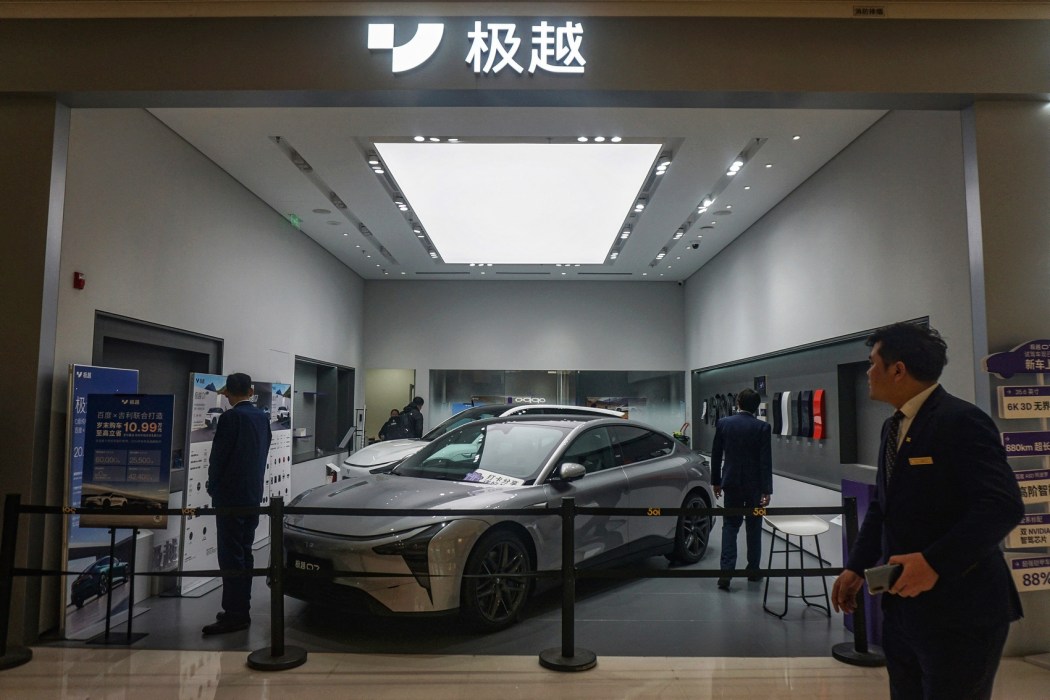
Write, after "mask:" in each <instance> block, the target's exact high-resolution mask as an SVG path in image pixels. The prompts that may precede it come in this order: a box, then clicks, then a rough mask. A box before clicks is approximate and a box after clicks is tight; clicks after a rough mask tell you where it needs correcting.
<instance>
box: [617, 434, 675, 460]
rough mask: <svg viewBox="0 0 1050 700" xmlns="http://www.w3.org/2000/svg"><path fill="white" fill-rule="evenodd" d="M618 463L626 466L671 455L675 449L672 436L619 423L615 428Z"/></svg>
mask: <svg viewBox="0 0 1050 700" xmlns="http://www.w3.org/2000/svg"><path fill="white" fill-rule="evenodd" d="M612 430H613V445H614V449H615V452H616V461H617V464H620V465H622V466H626V465H628V464H634V463H635V462H644V461H646V460H649V459H656V458H657V457H663V456H664V455H669V454H671V453H672V452H673V451H674V442H673V441H672V440H671V438H669V437H666V436H664V435H660V434H659V433H654V432H653V431H651V430H646V429H645V428H636V427H634V426H631V425H618V426H615V427H614V428H613V429H612Z"/></svg>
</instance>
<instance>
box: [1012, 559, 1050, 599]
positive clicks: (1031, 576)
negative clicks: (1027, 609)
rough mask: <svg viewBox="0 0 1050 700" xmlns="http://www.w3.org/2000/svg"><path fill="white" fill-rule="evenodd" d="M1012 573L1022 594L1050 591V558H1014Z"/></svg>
mask: <svg viewBox="0 0 1050 700" xmlns="http://www.w3.org/2000/svg"><path fill="white" fill-rule="evenodd" d="M1010 573H1011V574H1013V577H1014V583H1015V584H1016V585H1017V590H1018V591H1020V592H1021V593H1025V592H1027V591H1050V557H1046V556H1043V557H1014V558H1013V559H1011V560H1010Z"/></svg>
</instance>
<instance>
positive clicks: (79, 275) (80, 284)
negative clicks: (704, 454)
mask: <svg viewBox="0 0 1050 700" xmlns="http://www.w3.org/2000/svg"><path fill="white" fill-rule="evenodd" d="M85 284H87V280H86V279H84V273H83V272H74V273H73V289H83V288H84V285H85Z"/></svg>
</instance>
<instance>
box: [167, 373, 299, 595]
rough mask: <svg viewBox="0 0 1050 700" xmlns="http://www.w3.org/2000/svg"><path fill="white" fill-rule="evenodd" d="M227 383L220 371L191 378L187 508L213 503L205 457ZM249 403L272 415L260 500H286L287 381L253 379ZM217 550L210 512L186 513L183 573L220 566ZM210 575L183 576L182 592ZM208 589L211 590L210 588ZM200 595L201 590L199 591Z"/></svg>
mask: <svg viewBox="0 0 1050 700" xmlns="http://www.w3.org/2000/svg"><path fill="white" fill-rule="evenodd" d="M225 385H226V377H225V376H223V375H218V374H197V373H195V374H193V375H191V376H190V401H189V413H190V415H189V420H188V421H187V422H188V424H189V426H190V430H189V431H188V434H187V438H186V439H187V443H188V444H187V447H186V454H187V456H188V457H187V460H186V464H187V468H186V499H185V504H184V507H185V508H190V509H194V508H207V507H210V506H211V497H210V496H209V495H208V490H207V484H208V460H209V457H210V456H211V443H212V438H213V437H214V436H215V427H216V426H217V425H218V422H219V417H220V416H221V415H222V414H223V413H225V412H226V411H228V410H230V408H232V406H230V402H229V401H228V400H227V399H226V397H225V396H223V395H222V394H219V391H220V390H222V389H223V388H224V387H225ZM252 388H253V389H254V395H253V397H252V403H253V404H254V405H255V406H256V407H257V408H259V409H260V410H262V411H264V412H265V413H266V414H267V415H269V416H270V431H271V433H272V438H271V440H270V452H269V455H268V456H267V459H266V471H265V474H264V476H263V500H262V503H260V504H259V505H260V506H266V505H268V504H269V502H270V498H271V497H272V496H278V495H280V496H283V497H285V499H286V500H287V498H288V496H289V495H290V493H291V475H292V413H291V411H292V398H291V385H290V384H286V383H270V382H252ZM268 532H269V529H268V520H267V518H266V517H265V516H264V517H262V518H260V521H259V527H258V529H257V530H256V531H255V541H256V542H257V543H258V542H261V541H262V540H264V539H266V537H267V536H268ZM217 554H218V550H217V542H216V534H215V517H214V516H211V515H209V516H187V518H186V526H185V530H184V532H183V536H182V565H181V570H182V571H195V570H196V571H200V570H207V569H217V568H218V556H217ZM213 580H214V579H213V577H201V576H183V577H182V578H181V584H180V592H181V593H182V594H183V595H187V594H190V593H192V592H194V591H197V590H198V589H202V587H206V586H207V584H209V583H210V582H211V581H213ZM207 590H210V588H208V589H207ZM200 592H201V593H203V592H205V591H204V590H200Z"/></svg>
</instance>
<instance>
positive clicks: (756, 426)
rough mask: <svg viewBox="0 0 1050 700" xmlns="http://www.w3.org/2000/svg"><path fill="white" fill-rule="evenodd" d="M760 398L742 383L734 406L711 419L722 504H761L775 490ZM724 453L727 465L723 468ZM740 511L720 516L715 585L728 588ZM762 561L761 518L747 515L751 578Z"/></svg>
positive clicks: (768, 430) (714, 469) (718, 494)
mask: <svg viewBox="0 0 1050 700" xmlns="http://www.w3.org/2000/svg"><path fill="white" fill-rule="evenodd" d="M761 401H762V398H761V397H760V396H759V395H758V392H756V391H755V390H754V389H744V390H743V391H741V392H740V393H739V394H738V395H737V397H736V405H737V408H738V410H737V412H736V413H735V414H734V415H732V416H728V417H726V418H722V419H721V420H719V421H718V423H717V424H716V425H715V441H714V444H713V445H712V447H711V485H712V486H713V487H714V491H715V498H721V497H722V494H723V493H725V497H726V500H725V507H726V508H760V507H762V508H764V507H765V506H767V505H769V496H770V494H772V493H773V459H772V456H771V446H770V440H771V437H770V436H771V435H772V430H771V428H770V426H769V423H767V422H765V421H762V420H759V419H758V418H757V417H756V416H755V414H756V413H757V412H758V406H759V404H760V403H761ZM723 456H724V457H725V468H723V464H722V462H723ZM743 520H744V516H742V515H727V516H725V517H723V518H722V558H721V562H720V564H719V565H720V566H721V568H722V572H723V575H722V576H721V577H720V578H719V579H718V587H719V588H721V589H722V590H723V591H728V590H729V579H730V576H728V575H727V574H726V573H725V572H728V571H732V570H733V569H735V568H736V540H737V535H738V534H739V533H740V525H741V523H742V522H743ZM761 567H762V518H761V516H758V515H749V516H747V568H748V570H749V571H751V572H752V573H750V574H749V575H748V577H747V578H748V580H749V581H758V580H759V579H760V577H761V574H759V573H758V572H759V569H760V568H761Z"/></svg>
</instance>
